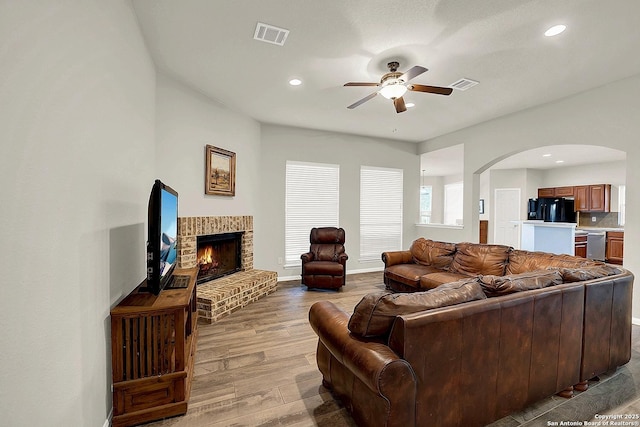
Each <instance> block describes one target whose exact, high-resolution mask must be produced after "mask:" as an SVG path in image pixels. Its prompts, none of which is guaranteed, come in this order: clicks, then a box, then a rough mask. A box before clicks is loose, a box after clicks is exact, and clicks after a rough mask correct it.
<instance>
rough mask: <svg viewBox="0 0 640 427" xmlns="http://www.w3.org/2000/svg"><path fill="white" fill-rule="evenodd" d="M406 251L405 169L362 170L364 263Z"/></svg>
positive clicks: (361, 199) (361, 238) (362, 257)
mask: <svg viewBox="0 0 640 427" xmlns="http://www.w3.org/2000/svg"><path fill="white" fill-rule="evenodd" d="M401 249H402V169H386V168H375V167H370V166H362V167H361V168H360V260H361V261H374V260H375V261H379V260H380V256H381V254H382V252H385V251H397V250H401Z"/></svg>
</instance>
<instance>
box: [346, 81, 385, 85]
mask: <svg viewBox="0 0 640 427" xmlns="http://www.w3.org/2000/svg"><path fill="white" fill-rule="evenodd" d="M344 85H345V86H380V83H363V82H349V83H345V84H344Z"/></svg>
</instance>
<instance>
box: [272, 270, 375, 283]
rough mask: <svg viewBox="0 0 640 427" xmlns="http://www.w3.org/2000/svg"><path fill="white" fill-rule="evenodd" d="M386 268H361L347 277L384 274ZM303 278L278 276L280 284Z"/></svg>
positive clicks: (349, 273)
mask: <svg viewBox="0 0 640 427" xmlns="http://www.w3.org/2000/svg"><path fill="white" fill-rule="evenodd" d="M383 270H384V267H372V268H360V269H358V270H351V271H348V272H347V276H350V275H351V274H359V273H373V272H376V271H379V272H382V271H383ZM300 278H301V276H300V275H299V274H298V275H296V276H278V282H288V281H289V280H300Z"/></svg>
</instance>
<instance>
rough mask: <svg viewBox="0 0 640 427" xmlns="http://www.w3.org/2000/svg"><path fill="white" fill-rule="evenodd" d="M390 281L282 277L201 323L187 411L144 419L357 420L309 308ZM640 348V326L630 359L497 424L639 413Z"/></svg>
mask: <svg viewBox="0 0 640 427" xmlns="http://www.w3.org/2000/svg"><path fill="white" fill-rule="evenodd" d="M383 289H384V285H383V284H382V273H381V272H377V273H363V274H354V275H350V276H348V280H347V286H345V287H344V288H343V289H342V290H340V291H338V292H336V291H313V290H307V289H306V287H305V286H303V285H300V282H299V281H298V282H282V283H280V284H279V289H278V291H277V292H275V293H274V294H271V295H269V296H267V297H265V298H263V299H261V300H259V301H257V302H254V303H252V304H250V305H249V306H247V307H244V308H242V309H240V310H238V311H236V312H234V313H232V314H231V315H229V316H228V317H226V318H224V319H221V320H220V321H218V322H217V323H215V324H213V325H205V324H200V325H199V338H198V350H197V357H196V367H195V379H194V382H193V386H192V390H191V399H190V401H189V410H188V412H187V414H186V415H184V416H180V417H175V418H169V419H165V420H161V421H157V422H153V423H149V424H146V425H145V426H147V427H151V426H152V427H156V426H165V427H166V426H174V427H200V426H202V427H204V426H207V427H214V426H314V425H316V426H327V427H329V426H330V427H341V426H355V423H354V422H353V420H352V419H351V417H350V416H349V414H348V412H347V410H346V409H345V408H344V407H343V406H342V404H341V403H340V402H339V401H338V400H336V399H335V398H334V397H333V396H332V395H331V393H330V392H329V391H328V390H327V389H325V388H324V387H322V385H321V382H322V377H321V375H320V373H319V371H318V369H317V367H316V361H315V350H316V343H317V339H316V335H315V333H314V332H313V330H312V329H311V327H310V326H309V322H308V320H307V316H308V312H309V307H311V305H312V304H313V303H314V302H316V301H320V300H331V301H333V302H335V303H336V304H337V305H339V306H340V307H342V308H343V309H345V310H346V311H349V312H351V311H352V310H353V307H354V306H355V305H356V303H357V302H358V301H359V300H360V298H362V296H363V295H365V294H366V293H369V292H373V291H378V290H383ZM638 349H640V330H639V328H637V327H634V329H633V355H632V360H631V362H630V363H628V364H627V365H625V366H624V367H622V368H620V369H618V370H617V371H616V372H615V373H610V374H608V375H605V376H602V378H601V380H600V382H592V383H591V387H590V388H589V390H587V391H586V392H583V393H579V394H578V395H576V396H575V397H573V398H572V399H563V398H560V397H555V396H554V397H550V398H548V399H545V400H543V401H541V402H538V403H536V404H535V405H533V406H532V407H530V408H528V409H527V410H526V411H523V412H521V413H517V414H512V415H511V416H509V417H505V418H503V419H502V420H499V421H497V422H495V423H493V424H492V427H511V426H523V425H526V426H548V425H552V424H550V422H560V421H586V420H592V419H593V417H594V414H596V413H600V414H603V413H610V414H637V413H640V401H639V400H638V399H639V398H640V353H639V352H638ZM629 421H639V420H629ZM636 425H640V423H638V424H636ZM425 427H431V426H425Z"/></svg>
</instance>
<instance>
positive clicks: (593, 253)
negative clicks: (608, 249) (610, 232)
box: [587, 231, 607, 261]
mask: <svg viewBox="0 0 640 427" xmlns="http://www.w3.org/2000/svg"><path fill="white" fill-rule="evenodd" d="M606 237H607V233H606V232H605V231H589V232H587V258H590V259H596V260H599V261H604V257H605V245H606Z"/></svg>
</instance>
